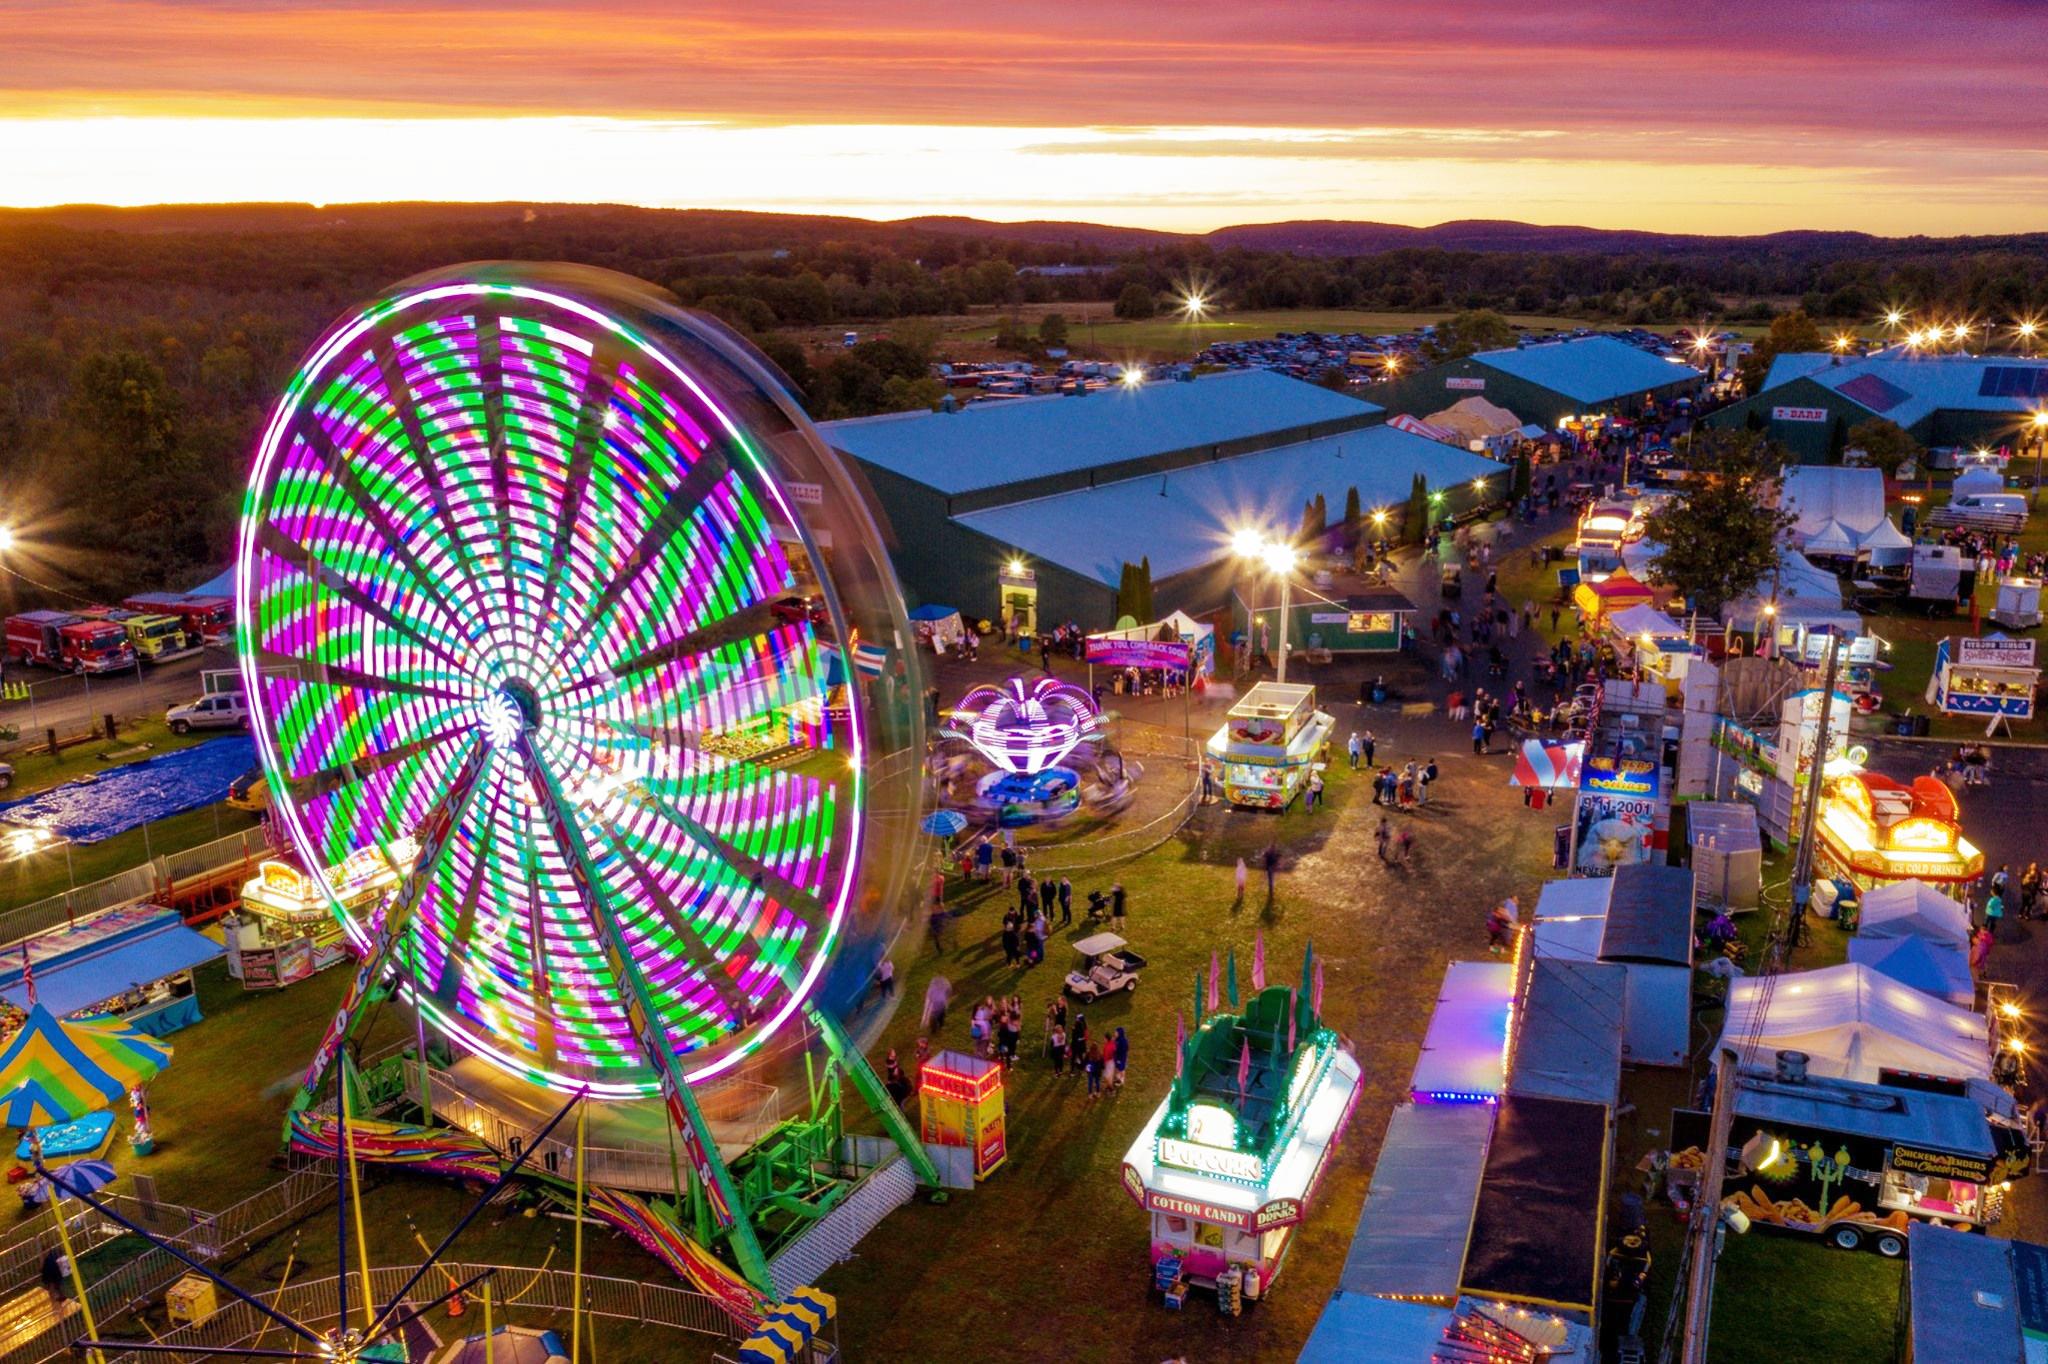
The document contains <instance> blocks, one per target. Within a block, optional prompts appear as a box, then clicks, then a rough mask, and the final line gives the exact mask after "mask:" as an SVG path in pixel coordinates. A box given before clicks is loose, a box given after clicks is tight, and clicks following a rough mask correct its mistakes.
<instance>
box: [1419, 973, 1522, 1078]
mask: <svg viewBox="0 0 2048 1364" xmlns="http://www.w3.org/2000/svg"><path fill="white" fill-rule="evenodd" d="M1514 1013H1515V967H1514V963H1512V962H1505V961H1454V962H1452V963H1451V964H1450V967H1449V969H1448V970H1446V971H1445V972H1444V985H1443V990H1442V991H1441V992H1440V993H1439V994H1438V995H1437V1001H1436V1012H1434V1013H1432V1014H1431V1015H1430V1017H1429V1031H1428V1032H1427V1033H1425V1034H1424V1035H1423V1039H1422V1055H1421V1056H1420V1057H1419V1058H1417V1060H1416V1062H1415V1072H1414V1074H1413V1075H1411V1076H1410V1077H1409V1080H1408V1089H1409V1092H1410V1093H1411V1094H1413V1095H1414V1096H1415V1098H1416V1099H1417V1100H1418V1101H1420V1102H1423V1103H1492V1102H1493V1101H1494V1100H1495V1099H1496V1098H1498V1097H1499V1095H1500V1091H1501V1085H1502V1083H1503V1082H1504V1081H1505V1079H1506V1062H1507V1058H1506V1051H1507V1042H1508V1031H1509V1028H1510V1025H1511V1023H1512V1021H1513V1019H1514Z"/></svg>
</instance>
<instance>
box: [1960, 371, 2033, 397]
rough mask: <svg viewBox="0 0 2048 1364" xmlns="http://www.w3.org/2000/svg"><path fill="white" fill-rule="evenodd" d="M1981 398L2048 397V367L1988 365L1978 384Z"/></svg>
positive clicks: (1978, 392)
mask: <svg viewBox="0 0 2048 1364" xmlns="http://www.w3.org/2000/svg"><path fill="white" fill-rule="evenodd" d="M1977 396H1978V397H1980V398H2041V397H2048V367H2041V366H2027V367H2022V366H2019V365H1986V366H1985V367H1984V377H1983V378H1982V379H1980V380H1979V381H1978V383H1977Z"/></svg>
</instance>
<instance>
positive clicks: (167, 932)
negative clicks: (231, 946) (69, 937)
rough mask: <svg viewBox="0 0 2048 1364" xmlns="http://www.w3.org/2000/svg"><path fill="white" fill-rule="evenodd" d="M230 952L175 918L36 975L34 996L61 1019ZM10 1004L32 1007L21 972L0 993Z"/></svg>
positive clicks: (173, 915)
mask: <svg viewBox="0 0 2048 1364" xmlns="http://www.w3.org/2000/svg"><path fill="white" fill-rule="evenodd" d="M225 950H226V949H224V948H223V947H222V946H221V945H220V944H219V943H217V942H215V941H214V940H213V939H211V938H209V937H207V936H206V935H205V934H204V933H198V932H195V931H193V930H192V929H189V928H187V927H185V925H184V924H183V923H181V922H179V920H178V916H177V915H176V914H171V913H167V914H166V915H165V921H164V922H163V923H162V924H161V925H160V926H158V927H156V928H155V929H154V931H152V932H149V933H147V934H145V935H143V936H141V937H132V938H125V939H123V940H122V941H119V942H116V943H115V944H113V945H112V946H110V947H108V948H106V949H105V950H104V951H98V952H93V953H89V954H87V955H85V956H81V957H79V958H77V959H76V960H72V961H66V962H64V963H62V964H61V965H57V966H52V967H49V968H48V969H43V968H38V969H37V971H36V998H37V1000H38V1001H40V1002H41V1003H42V1004H43V1006H44V1007H45V1008H47V1009H49V1011H50V1012H51V1013H53V1014H56V1015H57V1016H58V1017H59V1018H62V1017H63V1016H64V1015H65V1014H68V1013H70V1012H72V1011H73V1010H75V1009H84V1008H88V1007H90V1006H92V1005H94V1004H98V1003H99V1002H100V1001H102V1000H106V999H111V998H113V997H114V996H115V995H118V994H120V993H121V992H122V991H123V990H127V989H129V988H131V987H133V986H137V985H147V984H149V983H150V982H151V981H153V980H161V979H162V978H163V977H165V976H170V975H176V974H177V973H178V972H180V971H185V970H189V969H191V968H192V967H194V966H198V965H200V964H201V963H202V962H209V961H212V960H213V959H214V958H215V957H218V956H220V955H221V954H222V953H223V952H224V951H225ZM0 995H4V996H5V997H6V998H7V999H8V1000H9V1001H10V1002H11V1003H14V1004H16V1005H19V1006H20V1007H22V1008H27V1007H28V986H27V984H26V983H24V982H23V981H22V980H21V979H20V977H19V973H17V974H16V979H15V982H14V984H12V985H9V986H7V987H6V988H5V989H4V990H0Z"/></svg>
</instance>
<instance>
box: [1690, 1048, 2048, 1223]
mask: <svg viewBox="0 0 2048 1364" xmlns="http://www.w3.org/2000/svg"><path fill="white" fill-rule="evenodd" d="M1735 1084H1736V1092H1735V1097H1734V1107H1735V1120H1734V1123H1733V1125H1732V1126H1731V1127H1730V1128H1729V1132H1728V1147H1727V1150H1726V1152H1725V1153H1724V1154H1725V1156H1726V1159H1727V1175H1726V1183H1725V1185H1724V1189H1723V1193H1724V1196H1725V1197H1727V1198H1728V1199H1729V1200H1730V1201H1732V1202H1733V1204H1734V1206H1735V1207H1737V1208H1739V1209H1740V1210H1741V1211H1742V1212H1743V1213H1744V1214H1745V1215H1747V1216H1748V1217H1749V1219H1750V1221H1751V1222H1752V1223H1753V1224H1759V1225H1762V1226H1767V1227H1774V1228H1777V1229H1780V1230H1783V1231H1788V1232H1802V1233H1805V1234H1807V1235H1815V1236H1824V1237H1826V1238H1827V1239H1828V1240H1829V1241H1830V1242H1831V1243H1832V1244H1834V1245H1836V1246H1838V1247H1840V1248H1841V1249H1843V1250H1854V1249H1856V1248H1858V1247H1859V1246H1864V1245H1868V1246H1870V1247H1871V1248H1873V1249H1875V1250H1876V1251H1877V1252H1878V1253H1879V1254H1881V1255H1885V1256H1888V1257H1897V1256H1899V1255H1901V1254H1903V1253H1904V1252H1905V1250H1906V1237H1907V1231H1908V1228H1909V1226H1910V1225H1911V1224H1912V1223H1913V1222H1914V1221H1930V1222H1939V1223H1943V1224H1945V1225H1948V1226H1954V1227H1963V1228H1970V1229H1982V1228H1985V1227H1988V1226H1990V1225H1991V1224H1993V1223H1995V1222H1997V1221H1998V1220H1999V1219H2000V1218H2001V1217H2003V1216H2004V1214H2005V1204H2006V1195H2007V1194H2008V1192H2009V1191H2010V1189H2011V1186H2012V1181H2013V1180H2015V1179H2021V1178H2024V1177H2025V1176H2026V1175H2027V1174H2028V1173H2029V1172H2030V1171H2031V1170H2032V1168H2033V1152H2032V1150H2031V1149H2030V1148H2029V1146H2028V1142H2027V1134H2026V1129H2025V1127H2024V1125H2023V1124H2021V1123H2019V1122H2017V1121H2014V1120H2011V1119H2008V1118H2005V1117H2001V1116H1998V1115H1995V1114H1987V1113H1986V1112H1985V1111H1984V1109H1983V1108H1982V1107H1981V1106H1980V1105H1979V1104H1978V1103H1977V1102H1976V1100H1974V1099H1971V1098H1967V1097H1964V1096H1962V1095H1958V1094H1953V1093H1942V1092H1939V1091H1938V1090H1935V1089H1930V1088H1925V1087H1920V1086H1917V1085H1916V1086H1913V1087H1907V1086H1903V1085H1894V1084H1870V1083H1864V1082H1861V1081H1855V1080H1844V1079H1840V1078H1833V1077H1823V1076H1817V1075H1812V1074H1809V1073H1808V1072H1807V1070H1806V1068H1805V1066H1804V1064H1803V1061H1802V1058H1801V1057H1800V1056H1799V1054H1798V1053H1797V1052H1787V1053H1785V1054H1784V1055H1783V1056H1782V1057H1779V1058H1776V1059H1775V1061H1774V1064H1772V1065H1771V1066H1769V1067H1764V1066H1755V1067H1746V1068H1744V1069H1743V1070H1742V1071H1741V1072H1740V1073H1739V1074H1738V1076H1737V1078H1736V1081H1735ZM1671 1131H1672V1152H1673V1163H1674V1164H1679V1165H1693V1164H1696V1163H1698V1162H1699V1160H1700V1159H1701V1158H1702V1156H1703V1153H1704V1148H1705V1146H1706V1145H1707V1143H1708V1141H1709V1136H1708V1133H1709V1131H1710V1115H1709V1114H1707V1113H1704V1112H1700V1111H1697V1110H1690V1109H1680V1110H1678V1111H1676V1112H1674V1113H1673V1114H1672V1128H1671Z"/></svg>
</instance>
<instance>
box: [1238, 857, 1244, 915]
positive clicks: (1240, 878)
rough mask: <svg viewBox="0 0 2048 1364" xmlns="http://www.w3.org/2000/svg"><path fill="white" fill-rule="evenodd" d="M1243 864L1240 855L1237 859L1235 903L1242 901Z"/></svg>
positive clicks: (1241, 902)
mask: <svg viewBox="0 0 2048 1364" xmlns="http://www.w3.org/2000/svg"><path fill="white" fill-rule="evenodd" d="M1244 877H1245V865H1244V859H1243V858H1242V857H1240V858H1238V859H1237V903H1238V904H1243V903H1244Z"/></svg>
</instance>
